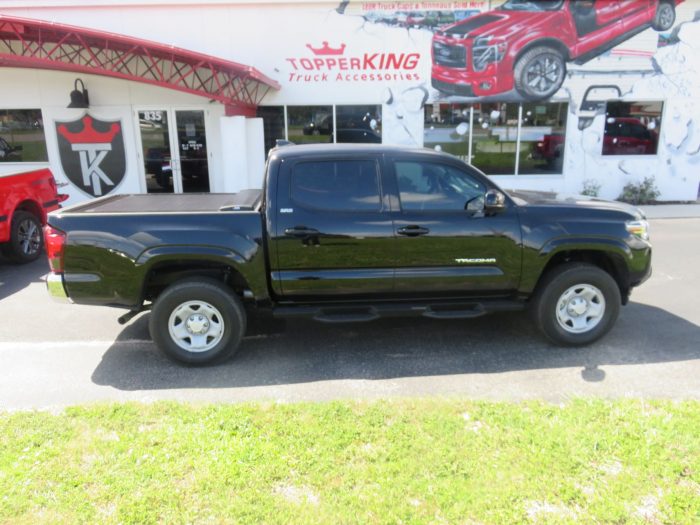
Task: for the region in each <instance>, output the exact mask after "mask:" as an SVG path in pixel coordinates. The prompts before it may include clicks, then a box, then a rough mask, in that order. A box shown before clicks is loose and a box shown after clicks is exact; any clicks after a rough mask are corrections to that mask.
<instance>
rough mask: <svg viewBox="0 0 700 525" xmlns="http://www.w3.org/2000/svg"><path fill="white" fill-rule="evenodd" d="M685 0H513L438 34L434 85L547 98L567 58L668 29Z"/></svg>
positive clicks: (461, 92)
mask: <svg viewBox="0 0 700 525" xmlns="http://www.w3.org/2000/svg"><path fill="white" fill-rule="evenodd" d="M682 1H683V0H622V1H618V0H615V1H612V0H604V1H600V0H599V1H595V2H594V1H589V0H583V1H577V2H567V1H564V0H545V1H523V0H508V1H507V2H505V3H504V4H503V5H502V6H501V7H499V8H498V9H495V10H493V11H489V12H486V13H482V14H480V15H477V16H473V17H471V18H468V19H467V20H465V21H462V22H458V23H456V24H454V25H451V26H447V27H444V28H442V29H441V30H440V31H438V32H437V33H436V34H435V35H434V36H433V44H432V60H433V67H432V85H433V87H435V88H436V89H438V90H439V91H442V92H443V93H446V94H448V95H457V96H464V97H489V96H493V95H497V94H501V93H506V92H510V91H512V90H515V91H516V92H517V93H518V94H519V95H520V96H521V97H522V98H523V99H525V100H543V99H548V98H550V97H551V96H553V95H554V94H555V93H556V92H557V91H559V88H561V86H562V84H563V82H564V78H565V76H566V63H567V62H572V61H573V62H575V63H577V64H581V63H585V62H587V61H588V60H591V59H592V58H594V57H596V56H598V55H600V54H601V53H603V52H605V51H607V50H609V49H611V48H613V47H615V46H617V45H619V44H621V43H622V42H624V41H625V40H627V39H629V38H631V37H632V36H634V35H636V34H637V33H639V32H641V31H643V30H645V29H647V28H649V27H653V28H654V29H655V30H656V31H668V30H669V29H670V28H671V27H672V26H673V24H674V23H675V20H676V6H677V5H678V4H680V3H681V2H682Z"/></svg>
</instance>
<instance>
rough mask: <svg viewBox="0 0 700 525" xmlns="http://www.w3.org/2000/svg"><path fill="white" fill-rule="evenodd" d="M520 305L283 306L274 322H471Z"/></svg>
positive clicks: (505, 302) (275, 312)
mask: <svg viewBox="0 0 700 525" xmlns="http://www.w3.org/2000/svg"><path fill="white" fill-rule="evenodd" d="M524 307H525V305H524V303H522V302H519V301H484V302H463V303H435V304H425V303H379V304H372V305H358V304H333V305H308V304H307V305H295V306H293V305H285V306H277V307H275V308H274V309H273V315H274V317H277V318H285V319H290V318H307V319H313V320H314V321H320V322H322V323H360V322H367V321H374V320H376V319H379V318H381V317H428V318H430V319H474V318H476V317H481V316H482V315H486V314H488V313H491V312H512V311H519V310H523V309H524Z"/></svg>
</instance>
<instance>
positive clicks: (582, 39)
mask: <svg viewBox="0 0 700 525" xmlns="http://www.w3.org/2000/svg"><path fill="white" fill-rule="evenodd" d="M567 4H568V8H569V11H570V12H571V16H572V17H573V20H574V24H575V26H576V28H577V33H578V36H579V38H578V40H577V44H576V46H575V51H574V53H573V54H572V56H573V57H578V56H581V55H585V54H587V53H595V52H596V51H597V50H599V49H604V48H605V47H606V46H607V45H609V43H610V41H612V40H614V39H615V38H617V37H619V36H620V35H622V33H623V32H624V29H623V26H622V15H621V11H620V2H619V1H618V0H581V1H577V2H568V3H567Z"/></svg>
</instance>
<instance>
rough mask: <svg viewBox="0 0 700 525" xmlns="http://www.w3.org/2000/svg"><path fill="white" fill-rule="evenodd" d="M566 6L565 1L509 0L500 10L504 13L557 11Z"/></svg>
mask: <svg viewBox="0 0 700 525" xmlns="http://www.w3.org/2000/svg"><path fill="white" fill-rule="evenodd" d="M563 5H564V0H530V1H528V0H508V1H507V2H506V3H505V4H503V5H502V6H501V7H500V9H502V10H503V11H556V10H557V9H561V6H563Z"/></svg>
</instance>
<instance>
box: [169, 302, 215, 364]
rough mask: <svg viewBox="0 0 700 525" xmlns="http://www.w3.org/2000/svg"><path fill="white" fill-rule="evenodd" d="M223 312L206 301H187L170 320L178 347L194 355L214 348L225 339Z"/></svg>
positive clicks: (173, 337)
mask: <svg viewBox="0 0 700 525" xmlns="http://www.w3.org/2000/svg"><path fill="white" fill-rule="evenodd" d="M225 328H226V327H225V325H224V319H223V317H222V316H221V312H219V310H217V309H216V308H215V307H213V306H212V305H210V304H209V303H205V302H204V301H187V302H185V303H182V304H181V305H180V306H178V307H177V308H175V309H174V310H173V313H171V314H170V319H168V331H169V332H170V337H171V338H172V340H173V341H174V342H175V344H176V345H177V346H179V347H180V348H182V349H183V350H186V351H188V352H192V353H201V352H206V351H208V350H211V349H212V348H214V347H215V346H216V345H217V344H219V342H220V341H221V339H222V338H223V337H224V331H225Z"/></svg>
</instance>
